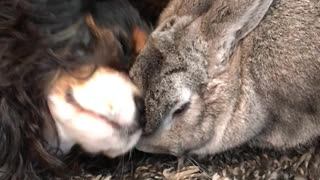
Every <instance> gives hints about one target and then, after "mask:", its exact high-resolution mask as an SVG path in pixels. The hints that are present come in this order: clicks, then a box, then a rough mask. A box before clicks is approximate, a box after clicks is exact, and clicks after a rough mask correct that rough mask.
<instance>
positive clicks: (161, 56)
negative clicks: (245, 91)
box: [130, 0, 272, 156]
mask: <svg viewBox="0 0 320 180" xmlns="http://www.w3.org/2000/svg"><path fill="white" fill-rule="evenodd" d="M237 2H238V1H237ZM271 2H272V0H264V1H262V0H251V1H248V0H242V1H241V2H238V3H235V2H233V1H228V2H226V1H222V0H217V1H213V2H212V4H210V3H208V5H209V6H210V8H202V9H203V10H204V11H205V12H201V13H197V15H196V16H193V15H192V14H191V15H189V14H187V15H181V16H176V15H172V16H171V17H168V18H166V19H165V20H164V21H163V22H161V23H160V25H159V26H158V28H157V29H156V30H155V31H154V32H153V33H152V34H151V37H150V38H149V40H148V42H147V45H146V46H145V48H144V49H143V50H142V52H141V54H140V55H139V56H138V59H137V61H136V62H135V64H134V65H133V67H132V69H131V71H130V76H131V77H132V79H133V81H134V82H135V83H136V84H137V86H138V87H139V88H140V89H141V90H142V91H143V93H144V97H145V118H146V122H147V123H146V126H145V129H144V135H143V137H142V139H141V140H140V142H139V143H138V146H137V148H138V149H139V150H142V151H147V152H152V153H168V154H173V155H177V156H180V155H184V154H188V153H191V154H193V153H195V154H203V153H209V152H210V153H216V152H219V151H222V150H224V149H227V148H230V147H234V146H236V145H238V144H240V143H241V142H245V141H247V140H249V139H250V138H252V137H253V136H254V134H255V131H253V130H251V129H259V128H260V127H261V126H263V123H261V122H239V123H238V125H237V126H235V127H233V126H232V125H230V124H231V123H230V121H231V116H232V115H233V113H234V112H233V110H234V107H235V106H237V103H238V102H236V101H237V96H238V95H239V77H238V74H239V70H238V68H237V67H238V66H240V64H239V63H240V62H239V58H238V51H239V48H237V45H238V42H239V41H240V40H241V39H242V38H243V37H245V36H246V35H247V34H248V33H250V32H251V31H252V30H253V29H254V28H255V27H256V26H257V25H258V24H259V23H260V21H261V19H262V18H263V17H264V15H265V13H266V12H267V10H268V8H269V7H270V4H271ZM186 3H187V2H186ZM182 6H183V4H182ZM241 105H242V104H241ZM251 105H252V104H250V105H247V104H243V105H242V106H243V108H246V106H251ZM254 108H259V107H254ZM257 110H260V109H257ZM239 116H241V115H239ZM232 133H235V134H234V135H232ZM232 137H235V138H233V139H232Z"/></svg>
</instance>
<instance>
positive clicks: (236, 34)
mask: <svg viewBox="0 0 320 180" xmlns="http://www.w3.org/2000/svg"><path fill="white" fill-rule="evenodd" d="M272 2H273V0H240V1H238V0H230V1H223V0H218V1H216V2H215V3H213V5H212V8H211V10H210V11H209V12H208V13H207V14H206V15H205V17H204V20H205V23H207V25H206V27H209V28H208V29H209V30H208V32H206V33H207V35H208V36H209V37H210V38H209V39H211V42H209V43H210V44H212V45H213V48H214V49H211V50H213V51H214V53H215V56H216V59H217V63H218V64H220V65H221V64H224V63H225V62H226V61H227V60H228V59H229V58H230V56H231V55H232V53H233V51H234V50H235V47H237V44H238V42H239V41H240V40H241V39H242V38H244V37H245V36H246V35H248V34H249V33H250V32H251V31H252V30H253V29H254V28H256V26H257V25H258V24H259V23H260V21H261V20H262V18H263V17H264V16H265V14H266V13H267V11H268V9H269V7H270V5H271V4H272Z"/></svg>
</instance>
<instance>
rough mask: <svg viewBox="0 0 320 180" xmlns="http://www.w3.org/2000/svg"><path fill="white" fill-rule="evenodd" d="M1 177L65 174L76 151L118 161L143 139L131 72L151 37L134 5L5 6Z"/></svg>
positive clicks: (1, 22)
mask: <svg viewBox="0 0 320 180" xmlns="http://www.w3.org/2000/svg"><path fill="white" fill-rule="evenodd" d="M0 9H1V11H0V149H1V154H0V170H1V172H0V178H1V179H38V178H39V171H40V169H45V170H49V171H50V172H53V173H54V174H56V175H57V176H63V175H65V174H68V173H66V169H65V164H64V162H63V161H62V160H61V157H63V156H65V155H66V154H68V153H69V152H70V151H71V149H72V147H73V146H75V145H79V146H81V148H82V149H83V150H84V151H85V152H88V153H90V154H100V153H102V154H104V155H106V156H109V157H116V156H119V155H122V154H124V153H126V152H127V151H129V150H130V149H131V148H132V147H134V145H135V144H136V142H137V141H138V139H139V137H140V135H141V127H142V126H143V122H142V121H141V118H139V116H140V115H141V114H142V113H143V112H142V111H143V104H142V98H141V94H140V92H139V90H138V89H137V88H136V86H135V85H134V84H133V83H132V82H131V80H130V78H129V77H128V70H129V69H130V67H131V64H132V63H133V61H134V60H135V57H136V56H137V55H138V54H139V52H140V51H141V49H142V48H143V46H144V44H145V42H146V41H147V36H148V33H149V31H150V29H149V28H148V26H147V25H146V23H144V22H143V20H142V19H141V18H140V15H139V13H138V11H137V10H136V9H135V8H133V7H132V6H131V5H130V4H129V2H128V1H127V0H108V1H101V0H96V1H87V0H81V1H79V0H69V1H62V0H58V1H53V0H48V1H34V0H19V1H16V0H4V1H1V2H0Z"/></svg>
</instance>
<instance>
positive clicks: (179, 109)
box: [173, 102, 190, 115]
mask: <svg viewBox="0 0 320 180" xmlns="http://www.w3.org/2000/svg"><path fill="white" fill-rule="evenodd" d="M189 107H190V102H187V103H184V104H183V105H182V106H180V107H179V108H178V109H177V110H175V111H174V113H173V115H179V114H181V113H183V112H185V111H186V110H187V109H188V108H189Z"/></svg>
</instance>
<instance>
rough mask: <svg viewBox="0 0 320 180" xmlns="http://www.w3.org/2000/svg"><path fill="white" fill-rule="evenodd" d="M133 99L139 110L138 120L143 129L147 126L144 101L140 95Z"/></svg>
mask: <svg viewBox="0 0 320 180" xmlns="http://www.w3.org/2000/svg"><path fill="white" fill-rule="evenodd" d="M133 98H134V102H135V105H136V108H137V113H136V119H137V121H138V123H139V125H140V126H141V127H144V126H145V124H146V121H145V118H144V99H143V98H142V97H141V96H139V95H135V96H134V97H133Z"/></svg>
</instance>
